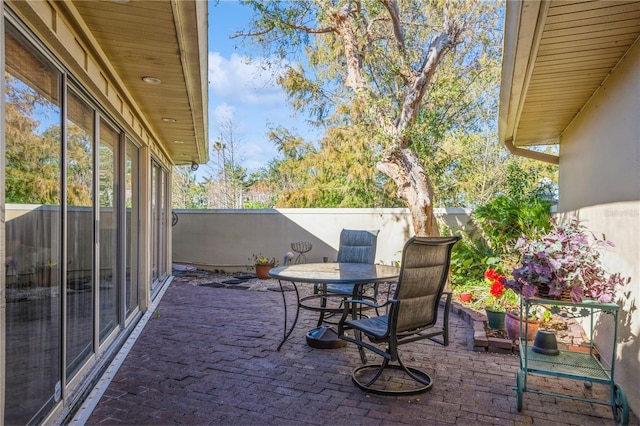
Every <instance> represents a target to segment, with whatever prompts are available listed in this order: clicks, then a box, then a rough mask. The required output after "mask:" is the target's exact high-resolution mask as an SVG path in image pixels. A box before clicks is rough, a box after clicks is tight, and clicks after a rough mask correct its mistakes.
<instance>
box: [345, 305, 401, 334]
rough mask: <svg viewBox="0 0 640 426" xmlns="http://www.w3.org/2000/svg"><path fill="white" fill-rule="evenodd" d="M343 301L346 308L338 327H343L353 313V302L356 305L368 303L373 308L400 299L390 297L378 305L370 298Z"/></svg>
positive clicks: (382, 306) (381, 306)
mask: <svg viewBox="0 0 640 426" xmlns="http://www.w3.org/2000/svg"><path fill="white" fill-rule="evenodd" d="M343 302H344V310H343V311H342V317H341V318H340V321H338V329H342V326H343V324H344V322H345V321H346V319H347V317H348V316H349V314H350V313H351V311H352V308H351V304H352V303H353V304H356V305H367V306H370V307H372V308H375V309H379V308H384V307H385V306H387V305H390V304H392V303H397V302H398V301H397V300H395V299H389V300H387V301H386V302H384V303H383V304H382V305H378V304H377V303H373V302H370V301H368V300H355V299H346V300H343Z"/></svg>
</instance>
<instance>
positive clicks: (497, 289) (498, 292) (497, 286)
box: [490, 280, 504, 297]
mask: <svg viewBox="0 0 640 426" xmlns="http://www.w3.org/2000/svg"><path fill="white" fill-rule="evenodd" d="M490 292H491V294H492V295H493V297H500V296H502V293H504V286H503V285H502V283H501V282H500V281H498V280H496V281H494V282H493V284H491V290H490Z"/></svg>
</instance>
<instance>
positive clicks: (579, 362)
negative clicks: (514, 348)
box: [515, 299, 629, 425]
mask: <svg viewBox="0 0 640 426" xmlns="http://www.w3.org/2000/svg"><path fill="white" fill-rule="evenodd" d="M535 305H551V306H557V307H563V308H565V309H567V310H569V311H571V312H572V314H574V315H575V316H577V317H590V330H589V331H590V332H589V338H590V344H589V352H588V353H586V352H585V353H583V352H573V351H567V350H561V351H560V354H559V355H542V354H540V353H538V352H535V351H534V350H533V349H532V346H531V345H530V344H529V342H528V341H527V338H526V336H527V332H528V328H529V327H528V322H527V321H524V320H523V318H528V317H529V311H530V309H531V308H532V306H535ZM520 307H521V309H520V324H521V326H520V327H521V330H520V336H522V337H520V368H519V370H518V373H517V375H516V387H515V389H516V390H517V392H518V395H517V399H516V401H517V408H518V411H521V410H522V398H523V394H524V393H525V392H529V393H537V394H540V395H550V396H554V397H559V398H568V399H572V400H575V401H583V402H591V403H595V404H601V405H610V406H611V409H612V411H613V417H614V420H615V422H616V424H620V425H626V424H628V422H629V406H628V404H627V399H626V396H625V394H624V392H623V390H622V388H621V387H620V386H619V385H618V384H616V383H615V382H614V367H615V362H616V346H617V345H616V343H617V340H618V312H619V309H620V308H619V307H618V305H616V304H614V303H597V302H592V301H583V302H582V303H573V302H570V301H560V300H549V299H529V301H528V302H527V301H524V300H522V301H521V306H520ZM594 314H601V315H604V314H609V315H612V316H613V322H614V324H615V326H614V333H613V345H612V346H613V350H612V355H611V366H610V367H607V366H606V365H604V364H603V363H602V362H601V361H600V360H599V359H598V357H597V354H598V351H597V348H596V347H595V344H594V342H593V337H594ZM529 374H539V375H547V376H554V377H563V378H567V379H574V380H581V381H583V382H584V386H585V387H587V388H589V387H591V385H592V383H604V384H607V385H609V386H610V387H611V392H610V396H611V398H610V401H607V402H605V401H600V400H593V399H586V398H579V397H575V396H570V395H565V394H558V393H553V392H547V391H543V390H536V389H532V388H531V387H530V386H529V384H528V383H527V377H528V375H529Z"/></svg>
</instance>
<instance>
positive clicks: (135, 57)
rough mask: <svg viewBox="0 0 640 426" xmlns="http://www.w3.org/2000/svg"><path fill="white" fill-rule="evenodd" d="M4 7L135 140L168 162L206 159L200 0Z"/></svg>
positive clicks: (83, 0) (204, 18)
mask: <svg viewBox="0 0 640 426" xmlns="http://www.w3.org/2000/svg"><path fill="white" fill-rule="evenodd" d="M11 6H12V9H13V10H15V11H16V12H17V13H18V14H19V15H21V16H22V17H23V18H24V19H26V20H28V22H30V24H31V25H32V26H33V28H35V30H36V31H37V32H39V34H40V36H41V37H42V39H43V40H45V41H46V42H48V43H49V45H50V46H51V47H52V49H54V50H55V51H56V52H57V53H58V54H59V55H61V56H60V59H61V60H63V61H64V62H65V63H66V65H67V66H68V67H69V69H70V70H71V71H72V72H73V73H74V74H75V76H76V77H77V78H79V79H80V80H81V81H82V82H83V83H84V84H85V88H87V90H90V91H92V93H93V94H94V95H95V96H96V97H97V98H98V99H99V100H100V101H101V102H102V105H103V107H105V108H106V109H108V110H109V111H110V112H111V113H112V114H113V115H114V116H116V117H119V118H120V121H121V123H122V124H123V125H124V126H129V127H130V129H129V130H130V131H131V134H132V135H135V136H138V137H139V138H140V142H141V143H143V144H148V143H153V144H154V149H155V148H158V149H159V151H157V152H161V153H162V154H163V156H166V157H167V159H168V160H169V161H170V162H172V163H173V164H176V165H183V164H192V163H206V162H207V161H208V160H209V152H208V114H207V108H208V106H207V105H208V99H207V96H208V95H207V94H208V89H207V60H208V34H207V25H208V15H207V14H208V2H206V1H202V0H153V1H144V0H92V1H88V0H71V1H64V2H63V1H58V2H50V1H44V0H38V1H30V2H25V1H11ZM59 19H60V20H61V22H63V24H62V23H61V24H60V25H58V24H57V21H58V20H59ZM145 77H151V78H152V79H151V83H148V82H145V81H144V80H143V78H145ZM146 80H147V81H149V79H148V78H147V79H146ZM154 83H155V84H154ZM114 100H115V101H114Z"/></svg>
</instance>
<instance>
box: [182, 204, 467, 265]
mask: <svg viewBox="0 0 640 426" xmlns="http://www.w3.org/2000/svg"><path fill="white" fill-rule="evenodd" d="M174 213H176V214H177V218H178V223H177V224H176V225H175V226H174V227H173V229H172V231H173V232H172V239H173V262H174V263H181V264H189V265H193V266H197V267H199V268H202V269H206V270H222V271H226V272H236V271H246V270H247V269H253V264H252V261H251V260H249V258H251V256H252V254H262V255H264V256H267V257H270V258H271V257H274V258H276V260H278V261H279V262H280V264H282V263H283V259H284V255H285V253H287V252H292V249H291V243H293V242H297V241H308V242H310V243H311V245H312V249H311V251H309V252H308V253H306V254H305V255H306V257H307V260H308V261H309V262H322V261H323V258H324V257H326V258H327V260H328V261H330V262H331V261H335V259H336V255H337V253H338V246H339V243H340V231H341V230H342V229H343V228H346V229H369V230H374V229H379V230H380V233H379V234H378V246H377V253H376V263H384V264H392V263H393V262H395V261H399V260H400V258H401V254H402V247H403V246H404V243H405V242H406V241H407V240H408V239H409V238H410V237H411V236H413V235H414V232H413V226H412V225H411V215H410V214H409V210H408V209H403V208H396V209H264V210H222V209H220V210H174ZM469 213H470V212H469V211H468V210H464V209H436V216H437V218H438V221H439V222H440V223H441V224H443V225H446V226H448V227H450V228H452V229H454V230H460V229H465V227H467V226H468V222H469ZM294 254H295V253H294Z"/></svg>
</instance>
